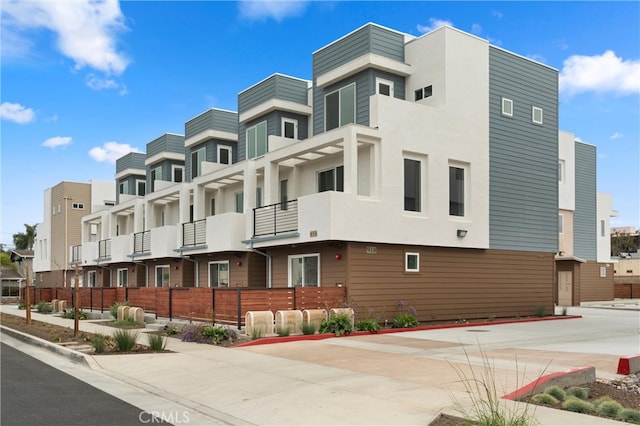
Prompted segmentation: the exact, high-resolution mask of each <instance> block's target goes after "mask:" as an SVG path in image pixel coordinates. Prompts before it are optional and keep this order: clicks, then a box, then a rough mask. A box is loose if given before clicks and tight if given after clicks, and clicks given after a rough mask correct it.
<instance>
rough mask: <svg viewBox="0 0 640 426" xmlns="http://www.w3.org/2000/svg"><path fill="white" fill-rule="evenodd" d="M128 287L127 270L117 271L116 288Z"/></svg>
mask: <svg viewBox="0 0 640 426" xmlns="http://www.w3.org/2000/svg"><path fill="white" fill-rule="evenodd" d="M128 285H129V270H128V269H127V268H123V269H118V287H127V286H128Z"/></svg>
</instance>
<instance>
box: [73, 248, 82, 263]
mask: <svg viewBox="0 0 640 426" xmlns="http://www.w3.org/2000/svg"><path fill="white" fill-rule="evenodd" d="M71 262H72V263H82V246H72V247H71Z"/></svg>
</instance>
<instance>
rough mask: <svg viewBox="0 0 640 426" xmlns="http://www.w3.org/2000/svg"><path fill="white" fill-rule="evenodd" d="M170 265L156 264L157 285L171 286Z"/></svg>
mask: <svg viewBox="0 0 640 426" xmlns="http://www.w3.org/2000/svg"><path fill="white" fill-rule="evenodd" d="M170 272H171V267H170V266H169V265H160V266H156V287H169V273H170Z"/></svg>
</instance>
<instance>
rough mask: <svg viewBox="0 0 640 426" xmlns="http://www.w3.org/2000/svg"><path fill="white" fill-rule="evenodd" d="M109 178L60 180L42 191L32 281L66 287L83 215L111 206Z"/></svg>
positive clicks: (76, 255) (114, 200)
mask: <svg viewBox="0 0 640 426" xmlns="http://www.w3.org/2000/svg"><path fill="white" fill-rule="evenodd" d="M115 204H116V197H115V184H114V183H113V182H103V181H93V180H92V181H90V182H89V183H81V182H60V183H59V184H57V185H56V186H54V187H51V188H48V189H46V190H45V191H44V198H43V216H42V217H43V222H42V223H39V224H38V225H37V226H36V241H35V245H34V247H33V251H34V255H33V274H34V275H35V276H34V277H33V279H34V280H33V281H34V284H35V285H37V286H41V287H67V286H69V284H70V283H71V278H72V276H71V274H70V273H69V271H73V270H74V268H75V266H74V263H73V260H74V259H76V258H78V256H79V253H78V248H79V247H80V243H81V241H82V239H81V229H82V227H81V221H82V218H83V216H85V215H87V214H89V213H92V212H98V211H105V210H106V209H108V208H110V207H113V206H115Z"/></svg>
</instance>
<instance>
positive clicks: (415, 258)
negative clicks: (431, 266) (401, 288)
mask: <svg viewBox="0 0 640 426" xmlns="http://www.w3.org/2000/svg"><path fill="white" fill-rule="evenodd" d="M404 271H405V272H419V271H420V253H410V252H407V253H405V254H404Z"/></svg>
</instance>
